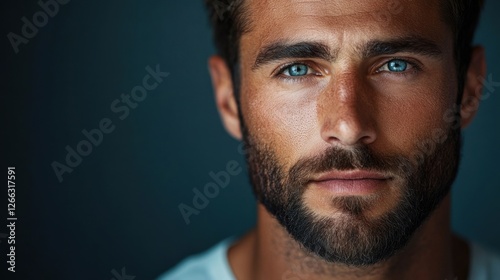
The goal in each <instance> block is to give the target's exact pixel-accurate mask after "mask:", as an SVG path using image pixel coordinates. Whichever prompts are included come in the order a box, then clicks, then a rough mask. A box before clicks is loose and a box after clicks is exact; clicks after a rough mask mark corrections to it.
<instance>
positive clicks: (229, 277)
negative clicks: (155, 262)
mask: <svg viewBox="0 0 500 280" xmlns="http://www.w3.org/2000/svg"><path fill="white" fill-rule="evenodd" d="M232 241H233V239H232V238H228V239H225V240H223V241H221V242H219V243H218V244H216V245H215V246H213V247H212V248H210V249H208V250H207V251H205V252H202V253H200V254H197V255H193V256H191V257H188V258H187V259H185V260H183V261H182V262H180V263H179V264H177V265H176V266H175V267H173V268H172V269H171V270H169V271H167V272H166V273H164V274H162V275H161V276H160V277H158V278H157V280H182V279H189V280H211V279H217V280H234V279H235V278H234V276H233V274H232V272H231V268H230V266H229V262H228V260H227V249H228V248H229V246H230V245H231V243H232Z"/></svg>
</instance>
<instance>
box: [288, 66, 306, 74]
mask: <svg viewBox="0 0 500 280" xmlns="http://www.w3.org/2000/svg"><path fill="white" fill-rule="evenodd" d="M290 70H291V71H290V75H291V76H301V75H305V74H306V73H307V68H306V66H305V65H300V64H299V65H293V66H292V67H291V69H290Z"/></svg>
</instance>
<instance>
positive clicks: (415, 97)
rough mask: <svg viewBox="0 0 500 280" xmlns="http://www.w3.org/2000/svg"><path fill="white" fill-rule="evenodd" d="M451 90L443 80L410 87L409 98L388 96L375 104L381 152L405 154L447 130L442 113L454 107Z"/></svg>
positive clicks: (447, 125) (453, 96)
mask: <svg viewBox="0 0 500 280" xmlns="http://www.w3.org/2000/svg"><path fill="white" fill-rule="evenodd" d="M455 91H456V89H455V87H454V86H453V85H452V84H451V83H449V82H446V83H444V82H443V81H435V82H430V83H429V84H427V85H422V86H419V87H417V88H414V89H413V90H412V92H411V94H410V95H409V96H404V94H403V95H402V96H394V95H393V96H391V97H390V98H387V99H383V100H381V101H379V102H378V104H379V106H378V107H379V108H378V109H377V112H378V113H377V114H378V116H376V118H377V119H378V121H377V124H378V137H377V139H378V142H379V143H378V144H379V145H384V146H385V147H384V150H386V151H390V152H394V153H402V154H409V153H411V152H412V151H414V150H415V149H416V148H418V147H419V146H420V145H421V144H422V143H424V142H425V143H429V141H431V143H432V141H433V139H435V138H436V136H435V133H436V131H447V129H448V127H449V126H450V125H451V124H450V123H447V122H445V113H446V111H447V110H449V109H450V108H453V106H454V104H455V98H456V94H454V92H455Z"/></svg>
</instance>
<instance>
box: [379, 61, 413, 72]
mask: <svg viewBox="0 0 500 280" xmlns="http://www.w3.org/2000/svg"><path fill="white" fill-rule="evenodd" d="M382 68H385V67H382ZM407 68H408V62H406V61H404V60H401V59H393V60H391V61H389V62H387V70H389V71H391V72H403V71H405V70H406V69H407Z"/></svg>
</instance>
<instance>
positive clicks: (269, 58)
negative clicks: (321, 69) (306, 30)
mask: <svg viewBox="0 0 500 280" xmlns="http://www.w3.org/2000/svg"><path fill="white" fill-rule="evenodd" d="M285 58H321V59H324V60H328V61H331V60H334V55H332V54H331V51H330V48H329V47H328V46H327V45H325V44H323V43H319V42H300V43H295V44H286V43H284V42H277V43H273V44H271V45H268V46H266V47H264V48H262V50H261V51H260V52H259V54H258V55H257V58H256V59H255V63H254V65H253V67H252V70H256V69H258V68H259V67H261V66H262V65H264V64H268V63H271V62H273V61H276V60H280V59H285Z"/></svg>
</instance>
